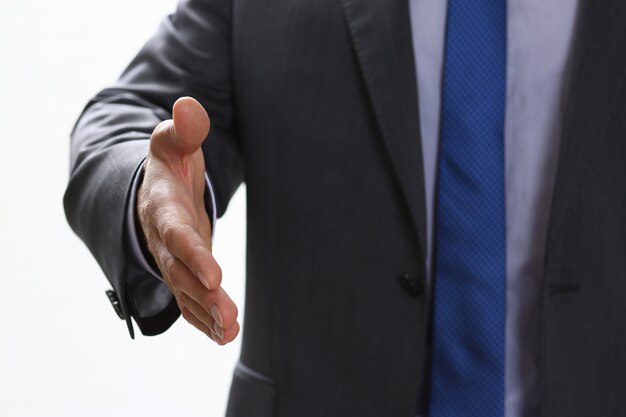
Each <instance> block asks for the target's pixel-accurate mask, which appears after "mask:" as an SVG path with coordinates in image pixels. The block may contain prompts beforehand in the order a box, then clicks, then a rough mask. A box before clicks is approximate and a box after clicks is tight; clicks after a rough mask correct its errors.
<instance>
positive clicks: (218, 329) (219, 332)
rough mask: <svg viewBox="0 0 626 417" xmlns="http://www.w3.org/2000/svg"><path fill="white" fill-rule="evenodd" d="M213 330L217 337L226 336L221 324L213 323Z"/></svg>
mask: <svg viewBox="0 0 626 417" xmlns="http://www.w3.org/2000/svg"><path fill="white" fill-rule="evenodd" d="M213 330H214V331H215V333H216V334H217V337H219V338H220V339H223V338H224V330H223V329H222V328H221V327H220V325H219V324H217V323H213Z"/></svg>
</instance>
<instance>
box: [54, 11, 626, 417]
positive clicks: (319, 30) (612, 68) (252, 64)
mask: <svg viewBox="0 0 626 417" xmlns="http://www.w3.org/2000/svg"><path fill="white" fill-rule="evenodd" d="M581 1H582V7H581V10H580V16H579V21H578V26H577V35H576V39H575V47H574V51H573V54H572V56H573V58H572V59H573V62H572V63H571V66H570V67H571V68H572V70H571V74H570V77H569V83H568V87H567V88H566V94H565V96H564V99H563V106H564V109H563V114H564V120H563V124H564V129H563V133H562V134H563V137H562V151H561V155H560V160H559V166H558V173H557V179H556V187H555V195H554V200H553V205H552V213H551V221H550V226H549V232H548V236H547V239H548V242H547V253H546V258H545V262H546V271H545V276H544V277H543V291H542V295H541V300H540V305H539V306H538V308H539V309H540V317H541V325H540V336H539V340H540V343H541V346H540V370H539V371H540V383H541V407H542V413H543V414H542V415H543V416H546V417H557V416H558V417H589V416H599V417H624V416H626V24H625V22H626V2H624V1H623V0H581ZM407 3H408V2H407V0H271V1H259V0H187V1H183V2H182V3H181V5H180V6H179V8H178V11H177V12H176V14H175V15H173V16H172V17H171V18H169V19H167V20H166V21H165V22H164V23H163V25H162V26H161V27H160V29H159V30H158V32H157V33H156V35H155V36H154V37H153V38H152V39H151V40H150V41H149V42H148V43H147V44H146V46H145V47H144V48H143V49H142V51H141V52H140V53H139V54H138V55H137V57H136V58H135V60H134V61H133V62H132V63H131V65H130V66H129V68H128V69H127V70H126V71H125V73H124V74H123V75H122V77H121V79H120V80H119V82H118V83H117V84H116V85H114V86H113V87H111V88H108V89H105V90H104V91H102V92H101V93H100V94H98V95H97V96H96V97H95V98H94V99H93V100H92V101H91V102H90V103H89V105H88V107H87V108H86V110H85V112H84V114H83V115H82V117H81V118H80V120H79V122H78V124H77V126H76V129H75V131H74V133H73V140H72V161H71V169H72V173H71V179H70V182H69V186H68V189H67V193H66V196H65V207H66V212H67V217H68V219H69V222H70V224H71V225H72V227H73V229H74V230H75V231H76V233H77V234H78V235H79V236H80V237H81V238H82V239H83V240H84V241H85V243H86V244H87V246H88V247H89V249H90V250H91V251H92V253H93V254H94V256H95V257H96V259H97V260H98V262H99V263H100V265H101V266H102V269H103V270H104V272H105V274H106V276H107V277H108V279H109V280H110V282H111V284H112V286H113V288H114V290H115V292H114V293H111V298H112V299H113V301H114V302H115V303H118V304H117V306H118V308H119V312H120V316H121V317H123V318H125V319H126V321H127V323H128V327H129V330H130V331H131V335H132V325H131V320H130V318H131V317H134V319H135V321H136V322H137V324H138V325H139V328H140V329H141V331H142V333H144V334H148V335H150V334H158V333H160V332H163V331H165V330H166V329H167V328H168V327H169V326H170V325H171V324H172V322H173V321H174V320H175V319H176V318H177V317H178V314H179V312H178V310H177V308H176V305H175V303H174V302H173V301H172V299H171V297H169V295H168V290H167V288H166V287H165V286H164V284H162V283H160V282H159V281H158V280H156V279H154V278H153V277H151V276H149V274H148V273H147V272H146V271H143V270H141V269H140V268H139V267H138V266H137V265H134V264H133V263H132V262H131V261H130V259H131V257H130V256H129V249H128V242H126V239H125V235H124V225H125V213H126V206H127V204H128V195H129V190H130V183H131V180H132V178H133V177H134V175H135V173H136V171H137V169H138V167H139V165H140V163H141V161H142V159H143V158H144V155H145V154H146V150H147V144H148V138H149V136H150V133H151V131H152V129H153V128H154V127H155V125H156V124H157V123H158V122H159V121H160V120H162V119H165V118H169V117H170V114H169V109H170V108H171V106H172V104H173V102H174V101H175V99H176V98H178V97H179V96H183V95H191V96H194V97H196V98H198V99H199V101H200V102H201V103H202V104H203V105H204V106H205V108H206V109H207V110H208V112H209V114H210V116H211V120H212V129H211V133H210V134H209V138H208V140H207V141H206V142H205V144H204V145H203V149H204V153H205V158H206V166H207V169H208V171H209V175H210V177H211V179H212V182H213V183H214V188H215V191H216V198H217V211H218V214H219V215H221V214H223V213H224V211H225V210H226V207H227V204H228V201H229V199H230V197H231V196H232V194H233V193H234V192H235V190H236V188H237V187H238V186H239V184H240V183H241V182H242V181H245V182H246V185H247V193H248V194H247V202H248V223H247V224H248V230H247V238H248V240H247V289H246V291H247V292H246V315H245V330H244V333H243V347H242V352H241V360H242V363H243V364H245V366H240V367H238V368H237V370H236V372H235V375H234V380H233V385H232V391H231V398H230V402H229V411H228V415H229V416H232V417H243V416H255V417H270V416H275V417H288V416H298V417H300V416H301V417H313V416H325V417H331V416H342V417H345V416H358V417H374V416H378V417H379V416H385V417H395V416H397V417H413V416H414V415H415V413H416V411H417V406H418V405H417V404H418V393H423V392H424V390H425V389H426V388H425V387H424V386H423V384H422V380H423V379H424V378H423V375H424V374H425V372H426V369H427V367H426V364H427V362H428V361H427V359H426V358H427V348H426V347H427V345H428V326H427V323H428V319H429V312H428V309H427V305H426V303H425V299H426V297H425V294H424V248H425V238H424V236H425V219H424V217H425V209H424V185H423V178H422V159H421V158H422V157H421V146H420V129H419V124H418V123H419V121H418V109H417V97H416V81H415V69H414V64H413V56H412V46H411V36H410V22H409V15H408V4H407ZM162 299H165V300H166V301H169V303H168V302H165V303H158V302H155V300H162ZM426 379H427V378H426Z"/></svg>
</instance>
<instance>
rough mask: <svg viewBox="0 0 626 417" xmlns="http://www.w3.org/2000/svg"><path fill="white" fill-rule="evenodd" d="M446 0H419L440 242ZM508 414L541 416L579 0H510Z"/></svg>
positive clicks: (430, 199) (428, 178) (418, 62)
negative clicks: (541, 356)
mask: <svg viewBox="0 0 626 417" xmlns="http://www.w3.org/2000/svg"><path fill="white" fill-rule="evenodd" d="M446 4H447V2H445V1H442V0H410V2H409V5H410V12H411V26H412V32H413V50H414V56H415V67H416V72H417V85H418V91H419V94H418V98H419V108H420V114H419V118H420V124H421V133H422V151H423V155H424V179H425V186H426V204H427V208H426V213H427V236H428V251H427V270H428V271H429V275H430V274H431V273H432V271H431V268H430V263H431V260H432V247H433V213H434V201H435V175H436V168H437V147H438V142H439V113H440V106H441V82H442V78H441V77H442V66H443V49H444V35H445V23H446ZM507 7H508V12H507V14H508V16H507V25H508V29H507V74H506V76H507V91H506V109H505V110H506V114H505V182H506V246H507V248H506V249H507V251H506V255H507V283H506V284H507V285H506V292H507V317H506V358H505V360H506V364H505V416H506V417H537V416H539V386H538V378H537V367H538V351H537V348H538V334H539V323H538V306H539V299H540V298H539V296H540V287H541V278H542V275H543V255H544V247H545V236H546V233H547V223H548V215H549V211H550V202H551V197H552V188H553V185H554V176H555V171H556V164H557V154H558V149H559V135H560V130H561V128H560V125H559V122H560V116H561V113H560V109H561V107H560V100H561V93H562V87H563V80H564V78H565V72H566V71H567V62H568V58H569V55H570V53H569V52H570V49H571V43H572V42H571V40H572V35H573V29H574V21H575V17H576V12H577V9H578V0H558V1H557V0H548V1H547V0H510V1H509V2H508V4H507Z"/></svg>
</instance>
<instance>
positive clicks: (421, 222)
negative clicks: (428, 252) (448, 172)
mask: <svg viewBox="0 0 626 417" xmlns="http://www.w3.org/2000/svg"><path fill="white" fill-rule="evenodd" d="M341 2H342V4H343V10H344V14H345V17H346V21H347V24H348V28H349V31H350V35H351V37H352V42H353V46H354V50H355V51H356V55H357V58H358V61H359V65H360V67H361V71H362V75H363V78H364V81H365V84H366V88H367V92H368V94H369V98H370V100H371V103H372V107H373V109H374V113H375V115H376V121H377V123H378V127H379V128H380V132H381V136H382V139H383V141H384V143H385V146H386V149H387V151H388V154H389V157H390V159H391V163H392V165H393V168H394V171H395V173H396V175H397V178H398V180H399V183H400V187H401V189H402V192H403V195H404V197H405V199H406V201H407V203H408V207H409V210H410V212H411V217H412V220H413V223H414V225H415V228H416V230H417V233H418V237H419V242H420V245H421V250H422V252H423V253H424V252H425V247H426V237H425V236H426V211H425V195H424V179H423V165H422V147H421V142H420V126H419V112H418V102H417V84H416V79H415V63H414V60H413V46H412V39H411V26H410V18H409V8H408V1H407V0H341Z"/></svg>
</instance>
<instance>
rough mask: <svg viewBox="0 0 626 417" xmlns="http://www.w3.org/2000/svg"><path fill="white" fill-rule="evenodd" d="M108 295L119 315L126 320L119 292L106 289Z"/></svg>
mask: <svg viewBox="0 0 626 417" xmlns="http://www.w3.org/2000/svg"><path fill="white" fill-rule="evenodd" d="M106 295H107V297H108V298H109V301H110V302H111V305H112V306H113V310H115V312H116V313H117V316H118V317H119V318H120V319H122V320H124V313H123V312H122V306H121V305H120V300H119V298H117V293H116V292H115V291H113V290H106Z"/></svg>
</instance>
